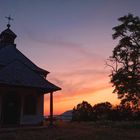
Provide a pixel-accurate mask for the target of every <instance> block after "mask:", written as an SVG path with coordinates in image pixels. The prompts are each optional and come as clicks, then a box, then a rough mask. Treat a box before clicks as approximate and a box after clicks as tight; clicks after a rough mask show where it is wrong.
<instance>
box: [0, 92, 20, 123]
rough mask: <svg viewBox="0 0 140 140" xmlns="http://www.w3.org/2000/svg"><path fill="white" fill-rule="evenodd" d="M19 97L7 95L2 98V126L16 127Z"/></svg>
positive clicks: (18, 113) (18, 115) (18, 116)
mask: <svg viewBox="0 0 140 140" xmlns="http://www.w3.org/2000/svg"><path fill="white" fill-rule="evenodd" d="M20 102H21V101H20V96H19V95H18V94H15V93H8V94H6V95H4V96H3V104H2V123H3V125H16V124H18V123H19V120H20V106H21V105H20Z"/></svg>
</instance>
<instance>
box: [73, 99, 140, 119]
mask: <svg viewBox="0 0 140 140" xmlns="http://www.w3.org/2000/svg"><path fill="white" fill-rule="evenodd" d="M98 120H111V121H129V120H140V109H137V110H134V109H133V108H132V107H131V106H130V104H120V105H117V106H112V104H111V103H109V102H103V103H98V104H95V105H94V106H93V107H92V106H91V105H90V104H89V103H88V102H86V101H83V102H82V103H80V104H78V105H77V106H76V107H74V109H73V114H72V121H98Z"/></svg>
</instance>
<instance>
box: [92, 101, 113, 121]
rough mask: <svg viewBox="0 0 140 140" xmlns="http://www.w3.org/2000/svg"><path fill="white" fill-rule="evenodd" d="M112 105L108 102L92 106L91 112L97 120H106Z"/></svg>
mask: <svg viewBox="0 0 140 140" xmlns="http://www.w3.org/2000/svg"><path fill="white" fill-rule="evenodd" d="M111 109H112V105H111V103H109V102H104V103H98V104H95V105H94V106H93V112H94V115H95V116H96V119H97V120H105V119H108V117H109V114H110V112H111Z"/></svg>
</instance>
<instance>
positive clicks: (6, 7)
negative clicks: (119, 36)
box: [0, 0, 140, 114]
mask: <svg viewBox="0 0 140 140" xmlns="http://www.w3.org/2000/svg"><path fill="white" fill-rule="evenodd" d="M128 13H132V14H134V15H136V16H140V0H0V31H2V30H4V29H5V28H6V24H7V20H6V19H5V18H4V17H5V16H8V15H9V14H10V15H11V16H12V17H13V18H14V21H12V23H11V26H12V27H11V29H12V30H13V31H14V32H15V33H16V34H17V36H18V37H17V39H16V44H17V48H18V49H19V50H20V51H21V52H22V53H23V54H25V55H26V56H27V57H28V58H29V59H31V60H32V61H33V62H34V63H35V64H37V65H38V66H39V67H42V68H43V69H46V70H48V71H50V72H51V73H50V74H49V75H48V77H47V78H48V80H49V81H51V82H52V83H54V84H56V85H58V86H60V87H61V88H62V90H61V91H59V92H55V93H54V114H60V113H62V112H64V111H66V110H70V109H72V108H73V107H74V106H76V105H77V104H78V103H80V102H82V101H83V100H85V101H88V102H89V103H90V104H91V105H94V104H96V103H99V102H105V101H109V102H111V103H112V104H117V103H119V100H117V95H116V94H112V90H113V88H112V87H111V84H110V83H109V81H110V79H109V77H108V75H109V73H110V70H109V68H105V60H106V59H107V58H108V57H109V56H110V55H111V53H112V50H113V48H114V47H115V45H116V44H117V41H114V40H112V33H113V31H112V27H114V26H116V25H118V24H119V22H118V21H117V19H118V18H119V17H120V16H124V15H126V14H128ZM44 112H45V114H49V95H45V109H44Z"/></svg>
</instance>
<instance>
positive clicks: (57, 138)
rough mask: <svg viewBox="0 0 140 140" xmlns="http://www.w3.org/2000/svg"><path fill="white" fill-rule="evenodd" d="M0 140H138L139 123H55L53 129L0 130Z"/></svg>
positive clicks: (139, 136) (47, 127)
mask: <svg viewBox="0 0 140 140" xmlns="http://www.w3.org/2000/svg"><path fill="white" fill-rule="evenodd" d="M0 140H140V122H88V123H85V122H80V123H78V122H74V123H72V122H57V123H56V124H55V126H54V127H49V126H45V127H31V128H19V129H17V128H16V129H15V128H14V129H12V128H10V129H1V130H0Z"/></svg>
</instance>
